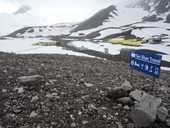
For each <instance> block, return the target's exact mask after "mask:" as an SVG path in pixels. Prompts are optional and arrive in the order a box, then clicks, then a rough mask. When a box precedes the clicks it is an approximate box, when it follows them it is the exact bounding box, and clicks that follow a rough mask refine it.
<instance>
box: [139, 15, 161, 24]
mask: <svg viewBox="0 0 170 128" xmlns="http://www.w3.org/2000/svg"><path fill="white" fill-rule="evenodd" d="M142 20H143V21H150V22H156V21H159V20H163V18H159V17H157V16H156V15H152V16H146V17H143V19H142Z"/></svg>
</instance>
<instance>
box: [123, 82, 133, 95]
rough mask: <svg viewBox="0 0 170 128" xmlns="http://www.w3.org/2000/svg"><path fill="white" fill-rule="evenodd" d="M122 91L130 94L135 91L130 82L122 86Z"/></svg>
mask: <svg viewBox="0 0 170 128" xmlns="http://www.w3.org/2000/svg"><path fill="white" fill-rule="evenodd" d="M120 88H121V89H123V90H124V91H126V92H128V91H131V90H132V89H133V86H132V85H131V84H130V82H129V81H127V80H126V81H125V82H124V83H123V84H122V85H121V86H120Z"/></svg>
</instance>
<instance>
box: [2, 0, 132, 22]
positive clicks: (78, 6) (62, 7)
mask: <svg viewBox="0 0 170 128" xmlns="http://www.w3.org/2000/svg"><path fill="white" fill-rule="evenodd" d="M128 1H130V2H132V1H133V0H0V13H12V12H15V11H16V10H17V9H18V8H19V7H21V6H30V8H31V11H30V13H34V15H35V16H40V17H41V18H43V19H44V20H46V21H47V22H48V23H49V24H53V23H60V22H79V21H82V20H84V19H87V18H88V17H90V16H92V15H93V14H94V13H96V12H97V11H99V10H101V9H103V8H105V7H107V6H109V5H112V4H114V5H125V4H127V3H128Z"/></svg>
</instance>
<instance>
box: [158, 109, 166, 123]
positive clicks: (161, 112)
mask: <svg viewBox="0 0 170 128" xmlns="http://www.w3.org/2000/svg"><path fill="white" fill-rule="evenodd" d="M156 115H157V120H159V121H161V122H165V121H166V118H167V116H168V110H167V109H166V108H165V107H159V108H158V110H157V114H156Z"/></svg>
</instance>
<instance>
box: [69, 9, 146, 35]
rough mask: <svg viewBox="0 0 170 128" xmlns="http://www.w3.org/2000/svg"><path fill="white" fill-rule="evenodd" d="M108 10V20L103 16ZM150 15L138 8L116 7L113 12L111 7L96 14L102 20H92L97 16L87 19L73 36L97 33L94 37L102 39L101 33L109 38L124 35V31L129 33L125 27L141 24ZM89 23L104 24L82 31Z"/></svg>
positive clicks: (74, 31) (75, 30)
mask: <svg viewBox="0 0 170 128" xmlns="http://www.w3.org/2000/svg"><path fill="white" fill-rule="evenodd" d="M111 7H112V6H111ZM106 10H107V18H106V15H105V17H104V18H103V17H102V15H103V13H104V12H106ZM103 11H104V12H103ZM108 11H109V13H108ZM100 13H101V16H100ZM148 14H149V13H148V12H147V11H144V10H142V9H138V8H127V7H116V9H115V10H111V9H110V7H108V8H106V9H104V10H101V11H99V12H98V13H97V14H96V15H97V17H100V18H101V19H98V20H97V21H96V20H92V19H93V18H94V17H96V15H94V16H93V17H92V19H91V18H90V19H87V20H86V21H84V22H83V23H81V24H80V25H79V26H78V27H77V28H76V29H74V30H73V33H72V34H71V36H87V35H89V34H94V33H95V32H97V34H96V33H95V36H94V37H95V38H99V37H101V38H102V37H103V36H102V34H101V33H104V34H105V33H107V34H105V36H109V35H111V34H116V33H122V32H124V31H127V30H124V29H122V27H123V26H126V25H129V24H133V23H137V22H141V21H142V18H143V17H144V16H146V15H148ZM103 19H104V20H103ZM88 21H91V22H92V23H91V24H97V23H98V22H102V23H101V24H100V25H98V26H97V27H96V28H93V27H91V28H88V29H86V30H82V29H81V28H83V27H85V26H86V23H87V22H88ZM107 29H108V30H107ZM111 29H112V30H113V31H112V30H111ZM114 29H115V30H114Z"/></svg>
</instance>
